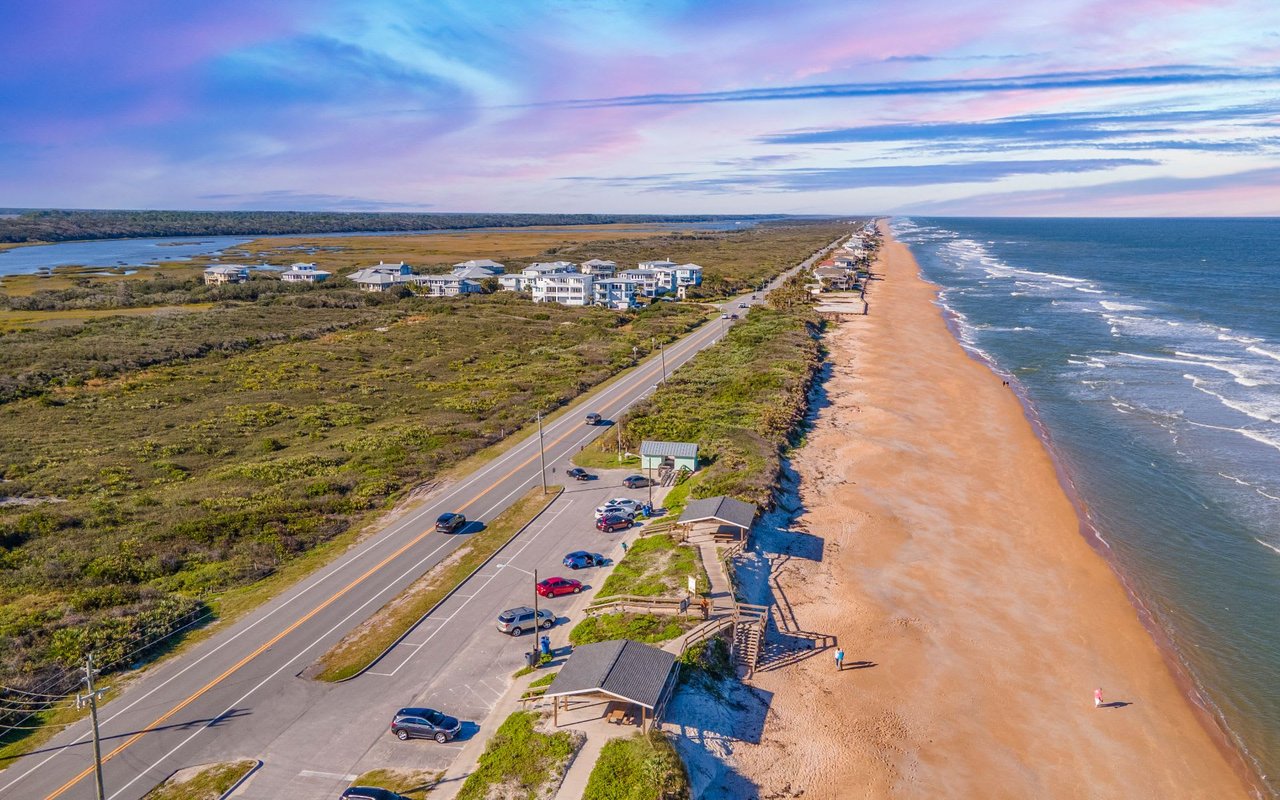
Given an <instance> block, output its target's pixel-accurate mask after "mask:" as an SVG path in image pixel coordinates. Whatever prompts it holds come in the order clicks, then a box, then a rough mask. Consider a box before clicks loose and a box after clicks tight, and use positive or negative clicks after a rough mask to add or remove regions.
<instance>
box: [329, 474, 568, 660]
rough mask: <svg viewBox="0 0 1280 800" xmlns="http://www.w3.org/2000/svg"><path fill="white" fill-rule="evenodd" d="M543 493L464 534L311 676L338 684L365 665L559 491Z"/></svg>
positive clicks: (552, 489) (535, 493) (529, 495)
mask: <svg viewBox="0 0 1280 800" xmlns="http://www.w3.org/2000/svg"><path fill="white" fill-rule="evenodd" d="M548 490H549V491H548V493H547V494H543V493H542V489H541V488H540V487H539V488H536V489H531V490H529V492H528V493H527V494H526V495H525V496H524V497H522V498H520V499H519V500H517V501H516V502H515V504H514V505H512V506H511V507H510V508H508V509H507V510H506V511H503V512H502V513H501V514H499V515H498V516H497V517H496V518H494V519H493V520H492V521H491V522H489V523H488V524H486V525H485V529H484V530H483V531H480V532H479V533H473V534H471V535H469V536H468V537H467V541H466V543H465V544H463V545H462V546H460V547H459V548H458V549H457V550H455V551H453V553H452V554H450V555H449V557H448V558H447V559H445V560H444V561H441V562H440V563H439V564H437V565H436V566H435V567H433V568H432V569H430V570H428V571H427V572H426V574H424V575H423V576H422V577H421V578H419V579H418V580H416V581H414V582H413V584H411V585H410V586H409V587H408V588H406V589H405V590H404V591H403V592H401V593H400V594H398V595H396V596H395V597H394V598H392V599H391V600H389V601H388V602H387V604H386V605H384V606H383V607H382V608H380V609H379V610H378V611H377V613H375V614H374V615H373V616H372V617H370V618H369V619H367V620H365V621H364V622H363V623H362V624H361V625H360V627H358V628H355V629H354V630H352V631H351V632H350V633H348V634H347V635H346V636H345V637H343V639H342V641H340V642H338V643H337V644H336V645H334V646H333V647H332V648H330V649H329V651H328V652H327V653H325V654H324V655H323V656H321V657H320V660H319V661H318V662H317V667H318V672H317V673H316V675H315V677H316V678H317V679H318V680H322V681H340V680H343V679H345V678H350V677H351V676H352V675H355V674H357V673H358V672H359V671H360V670H362V669H364V668H366V667H368V666H369V664H371V663H372V662H373V660H374V659H375V658H377V657H378V656H380V655H381V654H382V653H383V651H384V650H386V649H387V648H388V647H390V646H391V645H392V644H394V643H395V641H396V640H397V639H399V638H400V637H401V636H402V635H404V632H405V631H407V630H409V628H410V627H411V626H413V625H414V624H416V623H417V622H418V620H420V619H422V617H423V615H424V614H426V613H427V612H428V611H430V610H431V609H433V608H435V606H436V604H437V603H439V602H440V601H441V600H443V599H444V598H445V596H446V595H447V594H449V592H451V591H453V590H454V589H456V588H457V587H458V585H459V584H461V583H462V582H463V581H464V580H466V579H467V577H468V576H469V575H470V574H471V573H472V572H474V571H475V570H476V569H477V568H478V567H479V566H480V565H481V564H483V563H484V562H485V560H486V559H488V558H490V557H491V556H492V555H493V554H494V553H496V552H498V550H500V549H501V548H502V547H503V546H504V545H505V544H506V543H507V542H508V541H509V540H510V539H511V537H512V536H515V535H516V533H518V532H519V531H520V530H521V529H522V528H523V527H524V526H525V525H528V524H529V522H530V520H532V519H533V518H534V517H536V516H537V515H538V514H540V513H542V511H543V510H544V509H545V508H546V507H547V506H549V505H551V503H552V502H553V501H554V500H555V499H556V498H557V497H559V496H560V492H561V491H562V490H563V487H561V486H554V487H548Z"/></svg>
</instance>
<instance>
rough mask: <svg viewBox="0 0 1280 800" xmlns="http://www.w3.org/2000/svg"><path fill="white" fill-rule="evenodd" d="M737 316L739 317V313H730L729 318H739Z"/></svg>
mask: <svg viewBox="0 0 1280 800" xmlns="http://www.w3.org/2000/svg"><path fill="white" fill-rule="evenodd" d="M737 318H738V315H737V314H730V315H729V319H737Z"/></svg>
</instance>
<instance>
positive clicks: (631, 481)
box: [622, 475, 649, 489]
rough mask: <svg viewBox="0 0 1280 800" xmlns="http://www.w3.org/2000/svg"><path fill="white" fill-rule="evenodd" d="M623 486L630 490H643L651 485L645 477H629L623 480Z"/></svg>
mask: <svg viewBox="0 0 1280 800" xmlns="http://www.w3.org/2000/svg"><path fill="white" fill-rule="evenodd" d="M622 485H623V486H625V487H627V488H628V489H643V488H644V487H646V486H648V485H649V479H648V478H646V477H645V476H643V475H628V476H627V477H625V478H623V479H622Z"/></svg>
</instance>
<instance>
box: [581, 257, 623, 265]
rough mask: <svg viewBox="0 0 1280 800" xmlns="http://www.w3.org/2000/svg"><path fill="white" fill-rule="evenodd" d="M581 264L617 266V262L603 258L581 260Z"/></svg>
mask: <svg viewBox="0 0 1280 800" xmlns="http://www.w3.org/2000/svg"><path fill="white" fill-rule="evenodd" d="M582 266H584V267H616V266H618V262H617V261H608V260H606V259H603V258H593V259H590V260H588V261H583V262H582Z"/></svg>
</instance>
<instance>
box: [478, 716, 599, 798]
mask: <svg viewBox="0 0 1280 800" xmlns="http://www.w3.org/2000/svg"><path fill="white" fill-rule="evenodd" d="M538 718H539V717H538V715H537V714H532V713H529V712H526V711H517V712H515V713H514V714H512V715H511V716H509V717H507V719H506V721H504V722H503V723H502V725H501V726H500V727H499V728H498V730H497V731H496V732H495V733H494V734H493V738H492V739H490V740H489V744H488V745H487V746H486V747H485V750H484V753H483V754H482V755H481V756H480V760H479V762H478V763H477V764H476V769H475V771H474V772H472V773H471V774H470V775H468V776H467V780H466V781H465V782H464V783H463V784H462V789H461V790H459V792H458V800H485V798H487V797H488V796H489V791H490V789H492V788H494V787H504V790H503V792H504V793H503V796H504V797H523V798H528V800H536V798H537V797H538V796H539V790H540V789H541V788H542V787H543V786H545V785H547V784H549V783H551V782H552V781H554V780H556V779H558V778H559V777H560V776H561V775H563V773H564V769H565V767H566V766H567V765H568V762H569V759H570V758H571V757H572V756H573V754H574V752H575V750H576V749H577V745H576V743H575V742H574V738H573V737H572V736H571V735H570V734H569V733H568V732H566V731H561V732H559V733H553V734H546V733H540V732H538V731H536V730H534V725H535V723H536V722H537V721H538Z"/></svg>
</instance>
